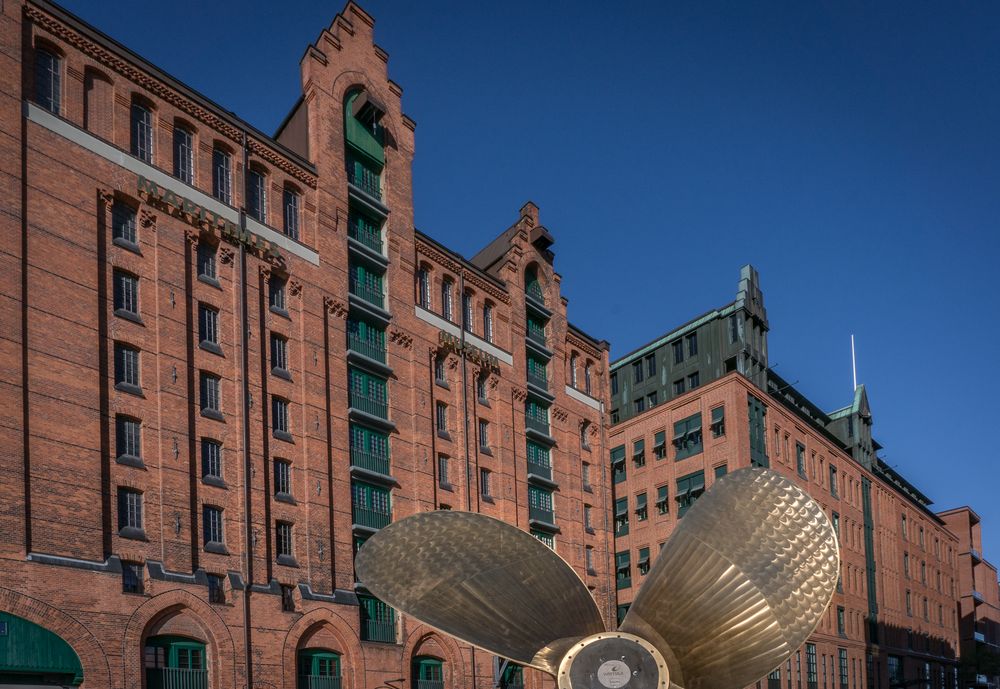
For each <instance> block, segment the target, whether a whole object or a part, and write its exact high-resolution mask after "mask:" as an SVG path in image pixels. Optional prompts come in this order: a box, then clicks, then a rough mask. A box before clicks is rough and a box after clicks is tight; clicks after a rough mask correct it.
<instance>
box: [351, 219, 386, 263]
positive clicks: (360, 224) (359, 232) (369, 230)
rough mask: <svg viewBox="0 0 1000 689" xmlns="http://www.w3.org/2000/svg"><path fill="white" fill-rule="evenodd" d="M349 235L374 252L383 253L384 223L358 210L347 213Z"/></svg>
mask: <svg viewBox="0 0 1000 689" xmlns="http://www.w3.org/2000/svg"><path fill="white" fill-rule="evenodd" d="M347 235H348V236H349V237H351V238H352V239H355V240H357V241H359V242H361V243H362V244H364V245H365V246H367V247H368V248H369V249H371V250H372V251H376V252H378V253H382V223H381V222H379V221H378V220H375V219H374V218H372V217H371V216H370V215H367V214H366V213H362V212H361V211H359V210H357V209H356V208H351V209H350V210H349V211H348V213H347Z"/></svg>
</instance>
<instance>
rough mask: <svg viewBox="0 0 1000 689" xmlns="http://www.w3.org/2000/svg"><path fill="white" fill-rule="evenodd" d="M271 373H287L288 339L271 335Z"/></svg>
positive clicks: (275, 334)
mask: <svg viewBox="0 0 1000 689" xmlns="http://www.w3.org/2000/svg"><path fill="white" fill-rule="evenodd" d="M271 371H273V372H278V373H285V374H286V375H287V373H288V338H286V337H283V336H281V335H279V334H278V333H271Z"/></svg>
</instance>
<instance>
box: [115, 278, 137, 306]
mask: <svg viewBox="0 0 1000 689" xmlns="http://www.w3.org/2000/svg"><path fill="white" fill-rule="evenodd" d="M114 292H115V293H114V299H115V312H116V313H126V314H131V315H133V316H138V315H139V278H138V277H136V276H135V275H132V274H131V273H126V272H125V271H123V270H115V271H114Z"/></svg>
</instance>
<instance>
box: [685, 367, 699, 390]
mask: <svg viewBox="0 0 1000 689" xmlns="http://www.w3.org/2000/svg"><path fill="white" fill-rule="evenodd" d="M687 383H688V390H694V389H695V388H696V387H698V386H699V385H701V376H700V375H699V374H698V372H697V371H695V372H694V373H692V374H691V375H689V376H688V377H687Z"/></svg>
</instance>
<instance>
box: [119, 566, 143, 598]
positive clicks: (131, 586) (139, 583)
mask: <svg viewBox="0 0 1000 689" xmlns="http://www.w3.org/2000/svg"><path fill="white" fill-rule="evenodd" d="M144 590H145V586H144V581H143V566H142V563H140V562H123V563H122V593H143V592H144Z"/></svg>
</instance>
